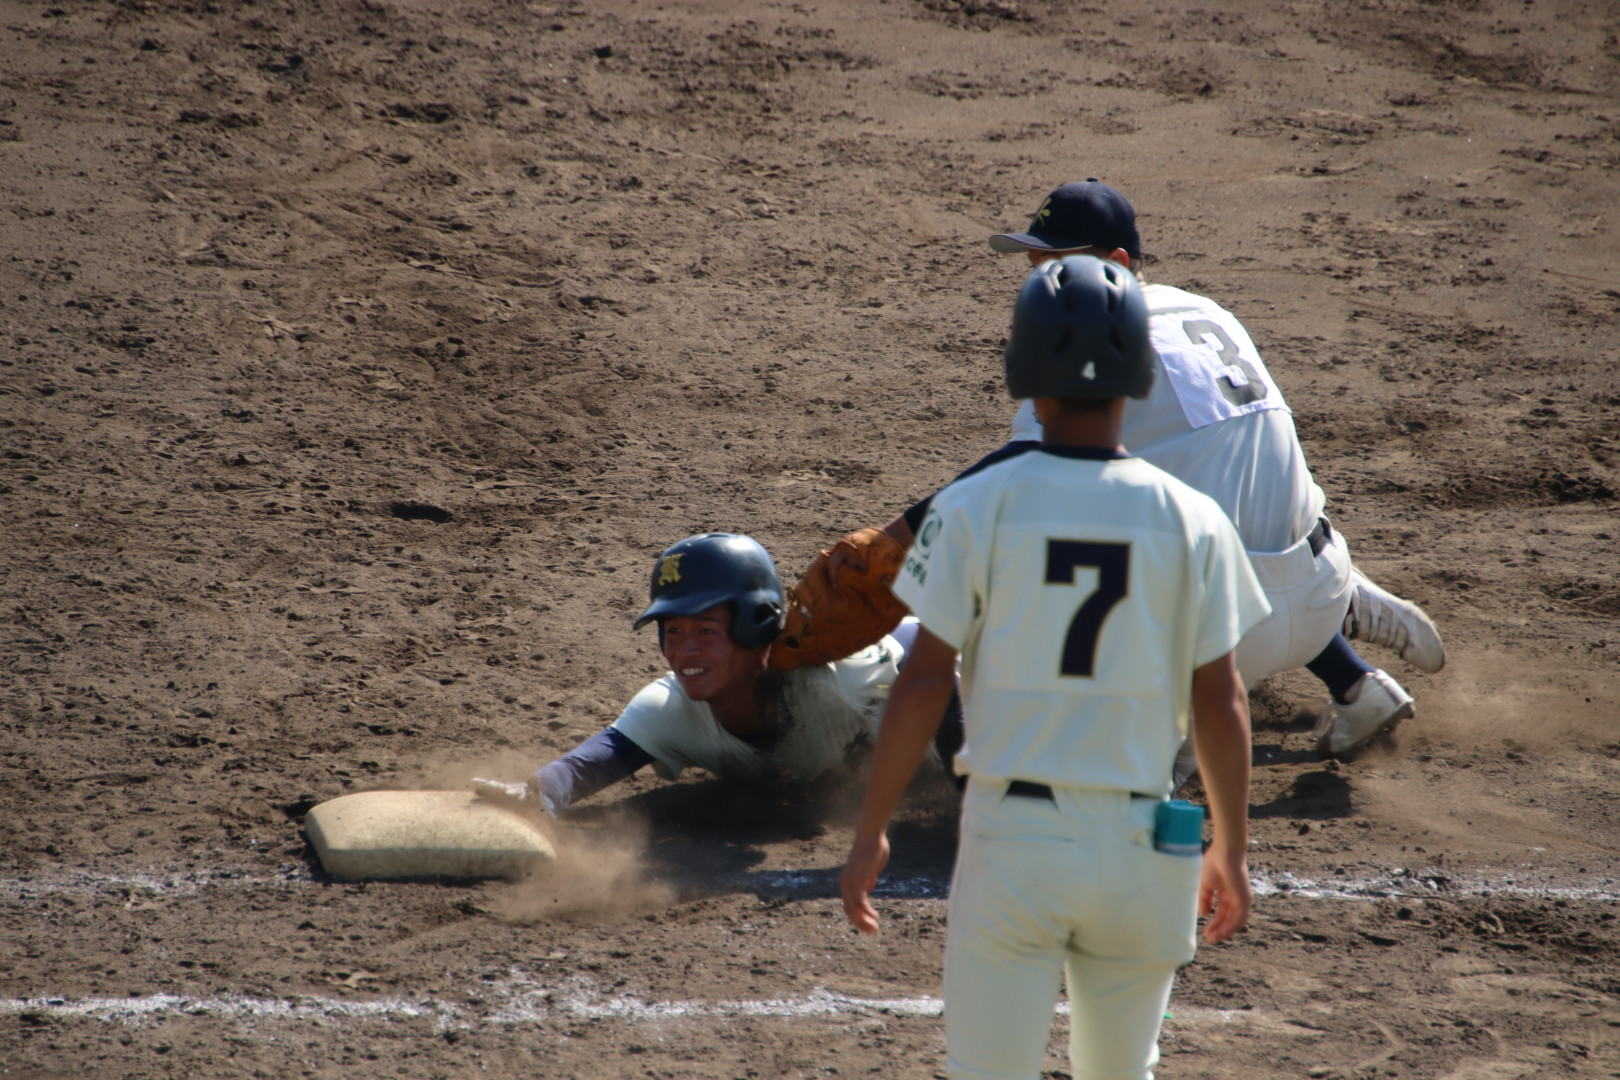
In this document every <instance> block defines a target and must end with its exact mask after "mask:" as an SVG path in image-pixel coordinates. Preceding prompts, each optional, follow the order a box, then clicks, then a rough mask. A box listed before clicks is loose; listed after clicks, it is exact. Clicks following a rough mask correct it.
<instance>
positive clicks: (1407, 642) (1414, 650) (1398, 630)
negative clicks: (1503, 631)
mask: <svg viewBox="0 0 1620 1080" xmlns="http://www.w3.org/2000/svg"><path fill="white" fill-rule="evenodd" d="M1350 575H1351V581H1352V583H1353V585H1354V589H1353V591H1352V592H1351V594H1350V610H1349V611H1347V612H1346V613H1345V616H1344V636H1345V637H1347V638H1349V639H1350V640H1351V641H1368V642H1371V643H1372V644H1374V645H1387V646H1388V647H1390V648H1391V649H1394V650H1395V651H1396V652H1397V653H1399V654H1400V657H1401V659H1402V660H1405V661H1406V662H1407V663H1408V664H1411V665H1412V666H1413V667H1415V668H1417V669H1418V670H1419V671H1427V672H1429V673H1430V674H1433V673H1434V672H1436V671H1439V670H1440V669H1441V668H1443V667H1445V666H1446V647H1445V646H1444V645H1442V644H1441V643H1440V631H1438V630H1436V629H1435V628H1434V621H1433V620H1432V619H1430V618H1429V616H1428V615H1427V614H1425V613H1424V611H1423V609H1422V608H1420V607H1418V606H1417V605H1416V604H1414V603H1412V602H1411V601H1410V600H1402V599H1401V598H1400V597H1398V596H1396V595H1395V594H1394V593H1391V592H1387V591H1385V590H1384V589H1380V588H1379V587H1378V586H1377V585H1374V584H1373V583H1372V582H1371V581H1369V580H1368V579H1367V575H1366V574H1363V573H1362V572H1361V571H1360V570H1357V569H1355V568H1353V567H1352V568H1351V571H1350Z"/></svg>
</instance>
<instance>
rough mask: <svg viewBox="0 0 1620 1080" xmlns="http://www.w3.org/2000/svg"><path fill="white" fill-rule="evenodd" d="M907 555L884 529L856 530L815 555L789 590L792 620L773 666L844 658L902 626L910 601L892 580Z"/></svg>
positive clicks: (775, 646) (775, 652)
mask: <svg viewBox="0 0 1620 1080" xmlns="http://www.w3.org/2000/svg"><path fill="white" fill-rule="evenodd" d="M905 557H906V549H905V548H904V547H902V546H901V545H900V543H899V541H897V540H895V539H894V538H893V537H892V536H890V535H889V534H888V533H886V532H884V531H883V530H882V529H861V530H859V531H858V532H852V533H850V534H849V535H848V536H846V537H844V538H843V539H842V540H840V541H838V543H837V544H835V545H833V547H832V549H831V550H828V551H823V552H822V553H821V554H820V555H818V556H816V558H815V560H814V561H813V562H811V564H810V568H809V569H808V570H806V571H805V572H804V576H803V577H801V578H799V581H798V583H797V584H796V585H794V586H793V587H792V588H790V589H789V590H788V595H787V621H786V624H785V626H784V627H783V629H782V633H781V634H780V635H779V636H778V637H777V639H776V641H775V642H774V643H772V645H771V655H770V666H771V667H773V668H775V669H777V670H778V671H789V670H792V669H793V668H797V667H804V666H806V665H808V664H825V663H828V662H830V661H833V660H842V659H843V658H844V657H846V656H850V655H853V654H854V653H857V652H859V651H861V650H862V649H864V648H866V647H867V646H868V645H871V644H873V643H874V642H876V641H877V640H878V639H880V638H881V637H883V635H884V634H887V633H888V632H889V631H890V630H893V629H894V628H895V627H896V626H898V625H899V623H900V620H901V619H902V618H903V617H904V616H905V614H906V606H905V605H904V604H902V603H901V602H900V601H899V600H896V599H895V597H894V594H893V593H892V592H890V591H889V586H890V585H892V584H893V583H894V577H895V575H896V574H898V573H899V572H900V566H901V564H902V563H903V562H904V561H905ZM834 581H836V582H837V584H836V585H835V584H834Z"/></svg>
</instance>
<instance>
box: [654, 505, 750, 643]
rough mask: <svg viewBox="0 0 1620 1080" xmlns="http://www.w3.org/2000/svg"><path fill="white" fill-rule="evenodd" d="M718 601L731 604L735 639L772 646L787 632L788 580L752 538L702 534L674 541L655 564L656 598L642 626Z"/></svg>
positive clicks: (716, 603) (715, 603)
mask: <svg viewBox="0 0 1620 1080" xmlns="http://www.w3.org/2000/svg"><path fill="white" fill-rule="evenodd" d="M718 604H730V605H731V609H732V619H731V638H732V640H733V641H735V642H736V643H737V644H739V645H741V646H742V647H743V648H745V649H757V648H759V647H761V646H763V645H769V644H770V643H771V642H772V641H775V640H776V635H777V634H778V633H779V632H780V631H781V629H782V579H781V578H780V577H778V576H777V573H776V564H775V563H774V562H772V561H771V556H770V554H769V553H768V552H767V551H766V550H765V549H764V548H763V547H761V546H760V545H759V542H758V541H757V540H754V539H753V538H752V537H748V536H738V535H736V534H735V533H702V534H700V535H698V536H688V537H687V538H686V539H685V540H681V541H679V542H677V543H674V544H671V545H670V546H669V547H668V548H666V549H665V550H664V553H663V554H662V555H660V556H658V562H657V563H656V564H654V566H653V572H652V594H651V602H650V603H649V604H648V605H647V610H646V611H643V612H642V613H641V616H640V617H639V618H638V619H636V629H637V630H640V629H641V628H642V627H643V626H646V625H647V623H649V622H651V621H652V620H654V619H658V620H660V625H661V620H663V619H666V618H668V617H669V616H671V615H696V614H698V613H699V612H700V611H707V610H709V609H710V608H712V607H714V606H716V605H718Z"/></svg>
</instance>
